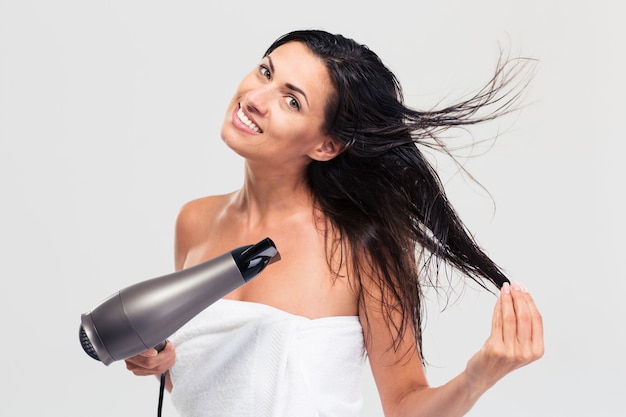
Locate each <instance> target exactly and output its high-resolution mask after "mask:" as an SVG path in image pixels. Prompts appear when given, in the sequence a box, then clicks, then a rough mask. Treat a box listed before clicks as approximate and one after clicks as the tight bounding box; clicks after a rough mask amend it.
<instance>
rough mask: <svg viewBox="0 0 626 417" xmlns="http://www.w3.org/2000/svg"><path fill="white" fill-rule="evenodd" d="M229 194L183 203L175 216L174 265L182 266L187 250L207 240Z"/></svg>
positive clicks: (178, 267)
mask: <svg viewBox="0 0 626 417" xmlns="http://www.w3.org/2000/svg"><path fill="white" fill-rule="evenodd" d="M230 196H231V195H229V194H225V195H215V196H208V197H202V198H198V199H195V200H191V201H189V202H187V203H185V204H184V205H183V206H182V207H181V208H180V210H179V212H178V216H177V218H176V243H175V246H176V247H175V252H176V267H177V269H180V268H182V266H183V264H184V261H185V259H186V257H187V253H188V252H189V250H190V249H191V248H193V247H195V246H197V245H199V244H201V243H202V242H205V241H206V240H207V237H208V235H209V233H210V232H211V230H212V229H213V227H214V225H215V223H216V222H217V219H218V217H219V216H220V213H221V212H222V211H223V209H224V207H225V206H226V204H227V202H228V201H229V199H230Z"/></svg>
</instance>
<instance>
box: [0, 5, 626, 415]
mask: <svg viewBox="0 0 626 417" xmlns="http://www.w3.org/2000/svg"><path fill="white" fill-rule="evenodd" d="M309 3H310V5H308V4H309ZM309 3H301V2H294V1H255V2H252V1H247V0H244V1H238V2H225V1H223V2H220V3H217V4H215V3H211V2H208V1H178V2H174V1H170V2H168V1H154V0H151V1H148V0H145V1H142V0H124V1H120V0H113V1H100V2H95V1H85V0H75V1H70V0H57V1H44V0H14V1H8V0H0V194H1V198H2V200H1V201H2V204H1V206H0V279H1V287H0V288H1V290H0V291H1V293H0V294H1V297H2V298H1V302H0V316H1V317H2V342H1V343H0V349H1V350H0V353H1V356H0V357H1V359H2V363H3V365H2V381H3V382H2V384H3V387H2V390H1V391H0V415H3V416H18V415H23V416H37V415H39V416H41V415H48V416H83V415H88V416H91V417H96V416H112V415H115V416H152V415H155V414H156V400H157V381H156V380H154V379H153V378H139V377H134V376H132V375H131V374H129V373H128V372H127V371H126V370H125V369H124V366H123V363H120V362H116V363H114V364H112V365H111V366H109V367H106V366H104V365H102V364H101V363H99V362H97V361H94V360H92V359H90V358H89V357H88V356H86V355H85V354H84V352H83V351H82V349H81V347H80V344H79V342H78V334H77V333H78V325H79V320H80V314H81V313H83V312H86V311H88V310H89V309H91V308H92V307H94V306H95V305H96V304H98V303H99V302H100V301H102V300H103V299H104V298H105V297H106V296H108V295H110V294H112V293H113V292H115V291H117V290H119V289H121V288H123V287H125V286H127V285H130V284H131V283H134V282H137V281H140V280H143V279H147V278H151V277H154V276H159V275H163V274H165V273H169V272H171V271H172V270H173V261H172V246H173V244H172V240H173V224H174V219H175V216H176V214H177V211H178V209H179V207H180V206H181V205H182V204H183V203H184V202H186V201H188V200H190V199H192V198H196V197H199V196H202V195H206V194H214V193H220V192H226V191H230V190H233V189H235V188H236V187H238V186H239V184H240V182H241V178H242V162H241V160H240V159H239V158H238V157H236V156H235V155H234V154H233V153H232V152H230V151H229V150H228V149H227V148H226V147H225V146H224V145H223V144H222V142H221V141H220V138H219V127H220V123H221V120H222V118H223V115H224V112H225V106H226V103H227V102H228V100H229V99H230V97H231V94H232V93H233V92H234V88H235V86H236V85H237V83H238V81H239V80H240V78H241V77H242V76H243V75H244V74H245V73H247V72H248V71H249V70H250V69H251V68H252V67H253V66H255V65H256V64H257V62H258V60H259V59H260V57H261V54H262V52H263V51H264V50H265V48H266V47H267V46H268V45H269V44H270V43H271V41H273V40H274V39H275V38H276V37H278V36H279V35H281V34H283V33H284V32H287V31H290V30H293V29H300V28H321V29H326V30H329V31H331V32H340V33H343V34H345V35H347V36H349V37H353V38H355V39H357V40H358V41H360V42H362V43H365V44H367V45H369V46H370V47H371V48H372V49H373V50H374V51H376V52H377V53H378V54H379V55H380V56H381V57H382V59H383V60H384V61H385V62H386V63H387V64H388V65H389V66H390V68H391V69H392V70H393V71H395V72H396V74H397V75H398V77H399V78H400V81H401V82H402V83H403V85H404V88H405V92H406V98H407V103H409V104H411V105H414V106H422V107H429V106H430V105H432V104H434V103H435V102H436V101H438V100H440V99H445V98H454V97H459V96H461V95H464V94H467V93H469V92H471V91H473V90H475V89H476V88H477V87H479V86H482V84H483V83H484V82H486V81H487V80H488V78H489V77H490V75H491V73H492V71H493V68H494V66H495V63H496V61H497V58H498V48H499V47H500V46H502V47H504V49H505V50H508V51H510V52H511V53H512V55H518V54H519V55H526V56H531V57H534V58H537V59H538V60H539V63H538V65H537V66H536V76H535V79H534V81H533V83H532V84H531V86H530V88H529V90H528V94H527V96H526V103H527V104H528V107H526V108H525V109H524V110H523V111H521V112H520V113H518V114H517V115H516V117H515V118H514V119H510V118H509V119H507V120H505V121H501V122H496V123H492V124H489V125H486V126H484V127H481V128H480V129H477V130H474V131H473V132H474V134H475V136H477V137H478V138H482V137H489V136H491V135H493V134H494V133H496V132H497V131H498V129H500V130H502V131H505V133H504V134H502V135H501V137H500V138H499V140H498V141H497V142H496V144H495V146H494V147H493V148H492V149H491V150H490V151H489V152H487V153H486V154H485V155H483V156H481V157H479V158H475V159H472V160H471V161H469V162H468V164H467V168H468V169H469V170H470V172H471V173H472V174H474V176H475V177H477V179H478V180H479V181H480V182H481V183H482V184H483V185H484V186H485V187H486V188H487V189H488V190H489V192H490V193H491V196H492V198H493V201H492V200H491V199H490V197H489V196H488V195H487V194H486V193H485V192H483V191H481V189H480V188H478V187H476V186H475V185H472V184H471V183H469V182H467V181H466V180H464V179H463V177H460V176H458V175H457V176H454V175H453V171H452V170H451V169H446V168H445V165H444V166H442V175H443V176H444V178H446V179H449V181H448V184H449V192H450V198H451V199H452V201H453V202H454V203H455V204H456V205H457V208H458V210H459V211H460V213H461V215H462V216H463V218H464V219H465V220H466V222H467V224H468V225H469V227H470V228H471V229H472V231H473V232H474V233H475V234H476V237H477V238H478V240H479V241H480V242H481V243H482V244H483V245H484V246H485V247H486V248H487V249H488V251H489V253H490V254H491V255H492V256H493V258H494V259H495V260H496V261H497V262H498V263H499V264H501V265H502V266H503V267H504V268H505V269H506V270H507V271H508V272H509V274H510V276H511V277H512V278H513V279H516V280H519V281H522V282H523V283H525V284H526V286H527V287H528V288H529V289H530V290H531V292H532V293H533V294H534V296H535V298H536V301H537V303H538V304H539V306H540V308H541V310H542V312H543V315H544V320H545V327H546V345H547V351H546V355H545V357H544V358H543V359H542V360H541V361H539V362H536V363H534V364H532V365H531V366H529V367H526V368H524V369H521V370H519V371H517V372H515V373H513V374H511V375H509V376H508V377H507V378H505V379H504V380H503V381H502V382H501V383H500V384H499V385H497V386H496V387H494V388H493V389H492V390H491V391H490V392H489V393H487V394H486V395H485V396H484V397H483V398H482V399H481V400H480V401H479V403H478V404H477V405H476V406H475V408H474V409H473V410H472V412H471V413H470V415H471V416H502V415H505V416H508V417H514V416H534V417H538V416H567V417H572V416H623V415H625V411H624V410H625V407H624V406H623V395H624V392H625V388H626V384H625V383H624V376H625V375H626V366H625V359H624V356H625V355H624V353H625V352H626V343H625V335H624V328H625V327H624V323H623V322H624V319H625V318H626V307H624V305H625V304H624V302H623V299H624V296H623V294H624V291H625V289H626V284H625V282H626V273H625V272H624V266H623V263H622V262H621V261H622V260H623V258H624V243H623V240H622V237H623V236H624V232H625V231H626V230H625V220H624V213H625V208H626V207H625V204H624V177H625V176H624V174H625V169H624V168H623V163H624V162H623V160H624V151H625V150H626V146H625V145H624V141H625V138H624V127H623V120H624V116H623V113H624V110H625V106H624V104H623V100H624V97H625V96H626V94H625V93H626V91H625V89H624V78H623V74H625V73H626V68H624V67H625V66H624V50H625V48H624V40H625V39H626V36H625V32H624V30H623V29H619V28H618V27H621V24H622V21H621V20H622V19H621V18H620V16H621V14H620V13H619V12H618V10H617V9H618V6H617V3H618V2H609V1H602V0H600V1H595V2H593V5H592V2H583V1H577V2H574V1H565V0H560V1H556V0H541V1H538V0H528V1H524V2H520V1H513V0H497V1H496V0H482V1H467V0H465V1H461V0H459V1H452V0H445V1H428V2H425V1H407V2H401V1H385V2H380V1H376V2H373V1H372V2H368V1H363V0H361V1H352V2H349V1H343V2H340V1H336V0H335V1H317V2H309ZM586 4H588V5H586ZM493 202H495V205H496V210H495V212H494V209H493V204H492V203H493ZM493 301H494V298H493V296H491V295H489V294H486V293H481V292H478V291H475V290H473V289H468V290H466V291H465V293H464V295H463V296H462V297H461V298H460V300H458V301H457V302H455V303H453V304H452V305H451V306H449V307H448V308H447V309H446V310H445V312H443V313H442V314H439V313H438V311H439V310H440V309H441V308H442V307H443V305H442V304H443V303H442V302H441V301H439V302H438V301H436V300H435V299H431V310H430V312H429V316H428V321H427V331H426V335H425V338H426V341H425V351H426V355H427V358H428V359H429V361H430V363H431V365H432V366H430V367H429V368H428V375H429V378H430V381H431V383H432V384H433V385H437V384H440V383H443V382H445V381H446V380H447V379H449V378H450V377H452V376H453V375H455V374H456V373H458V372H459V371H461V370H462V368H463V366H464V364H465V362H466V360H467V359H468V358H469V357H470V356H471V355H472V354H473V352H475V351H476V350H477V349H478V348H480V346H481V344H482V341H483V340H484V339H485V338H486V337H487V334H488V331H489V320H490V314H491V308H492V305H493ZM364 389H365V390H367V395H366V397H367V398H366V400H367V403H366V411H365V413H364V415H366V416H380V415H381V413H380V411H379V409H378V408H377V407H378V405H377V404H376V394H375V391H374V389H373V387H372V385H371V381H370V382H367V383H366V385H365V387H364ZM165 407H166V409H165V412H164V415H165V416H167V417H170V416H172V417H174V416H175V411H174V410H173V409H172V407H171V404H170V403H169V397H168V398H167V399H166V405H165Z"/></svg>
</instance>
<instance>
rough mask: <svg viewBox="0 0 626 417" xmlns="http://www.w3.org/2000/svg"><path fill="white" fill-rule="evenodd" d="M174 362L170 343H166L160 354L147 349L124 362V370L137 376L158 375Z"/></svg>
mask: <svg viewBox="0 0 626 417" xmlns="http://www.w3.org/2000/svg"><path fill="white" fill-rule="evenodd" d="M175 361H176V352H175V350H174V346H173V345H172V343H167V344H166V345H165V347H164V348H163V350H162V351H161V352H157V351H156V350H155V349H148V350H147V351H145V352H142V353H140V354H138V355H135V356H133V357H131V358H128V359H126V360H125V362H126V369H128V370H129V371H131V372H132V373H134V374H135V375H139V376H146V375H160V374H162V373H164V372H166V371H167V370H168V369H170V368H171V367H172V366H173V365H174V362H175Z"/></svg>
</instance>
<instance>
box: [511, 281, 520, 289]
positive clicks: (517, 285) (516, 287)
mask: <svg viewBox="0 0 626 417" xmlns="http://www.w3.org/2000/svg"><path fill="white" fill-rule="evenodd" d="M511 288H512V289H513V291H521V290H522V287H520V284H519V282H517V281H513V282H512V283H511Z"/></svg>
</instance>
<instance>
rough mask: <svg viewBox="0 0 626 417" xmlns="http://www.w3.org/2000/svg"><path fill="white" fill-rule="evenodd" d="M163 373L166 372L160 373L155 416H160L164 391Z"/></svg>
mask: <svg viewBox="0 0 626 417" xmlns="http://www.w3.org/2000/svg"><path fill="white" fill-rule="evenodd" d="M165 375H166V372H163V373H162V374H161V386H160V387H159V405H158V408H157V417H161V411H162V410H163V394H164V393H165Z"/></svg>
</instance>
